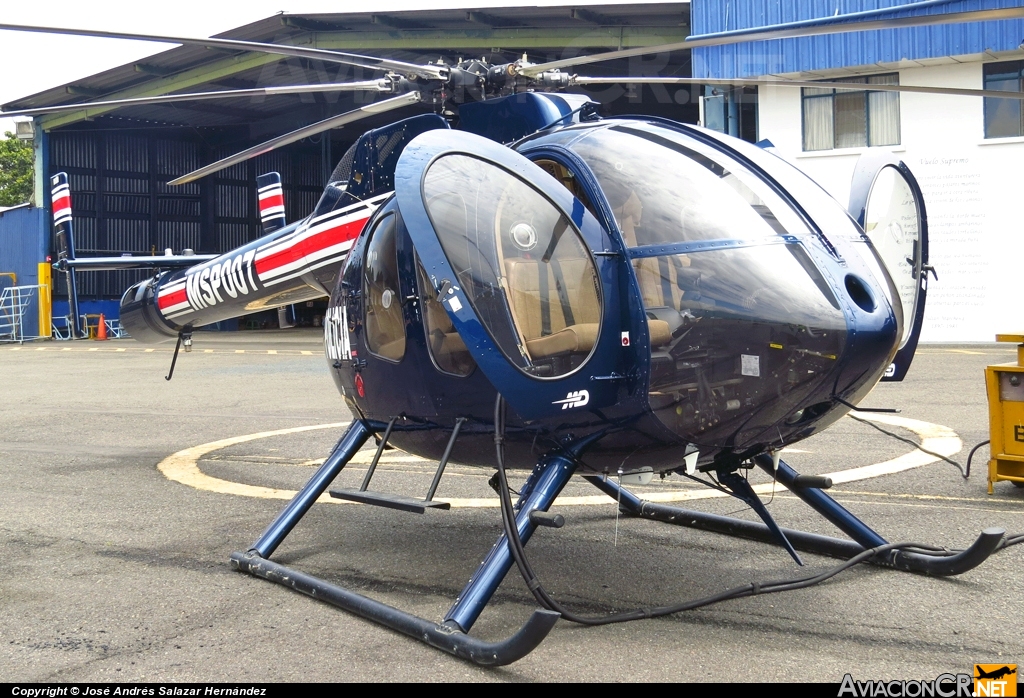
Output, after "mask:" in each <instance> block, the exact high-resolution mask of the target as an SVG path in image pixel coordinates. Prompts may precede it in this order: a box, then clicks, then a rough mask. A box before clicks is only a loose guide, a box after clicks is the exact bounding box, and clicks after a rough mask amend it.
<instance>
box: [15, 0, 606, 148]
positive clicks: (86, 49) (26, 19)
mask: <svg viewBox="0 0 1024 698" xmlns="http://www.w3.org/2000/svg"><path fill="white" fill-rule="evenodd" d="M613 2H622V0H587V2H585V3H580V4H586V5H605V4H612V3H613ZM569 4H571V2H570V0H532V2H531V1H530V0H525V1H520V2H514V1H509V0H505V1H502V0H375V2H374V3H373V11H374V12H387V11H397V10H416V9H434V8H439V9H440V8H463V7H466V8H471V9H472V8H486V7H502V6H506V7H516V6H523V5H537V6H552V5H569ZM3 5H4V9H3V15H2V17H0V22H3V23H5V24H30V25H37V26H43V25H52V26H62V27H75V28H86V29H106V30H108V31H131V32H140V33H146V34H164V35H178V36H204V37H205V36H211V35H213V34H217V33H219V32H223V31H226V30H228V29H231V28H232V27H237V26H240V25H243V24H248V23H250V22H254V21H256V20H259V19H263V18H265V17H269V16H271V15H273V14H276V13H278V12H281V11H285V12H289V13H300V12H338V13H344V12H365V11H366V9H367V5H366V4H365V3H362V2H359V3H357V2H352V1H351V0H341V1H340V2H339V0H245V1H244V2H231V3H227V2H224V1H223V0H212V1H211V0H174V1H173V2H166V3H149V2H140V1H139V0H99V1H96V2H89V1H88V0H75V1H71V0H45V1H41V0H34V1H30V0H11V1H10V2H5V3H3ZM168 48H172V46H171V45H168V44H153V43H146V42H141V41H116V40H112V39H94V38H87V37H70V36H52V35H45V34H34V33H33V34H29V33H24V32H11V31H0V104H4V103H7V102H10V101H12V100H14V99H17V98H19V97H25V96H28V95H31V94H35V93H37V92H41V91H43V90H45V89H48V88H50V87H55V86H57V85H63V84H65V83H69V82H72V81H74V80H77V79H79V78H83V77H86V76H89V75H93V74H95V73H98V72H101V71H103V70H107V69H108V68H113V67H116V66H119V65H123V64H125V63H129V62H131V61H136V60H138V59H140V58H143V57H144V56H148V55H151V54H154V53H159V52H161V51H165V50H167V49H168ZM13 130H14V125H13V123H12V121H11V120H10V119H0V132H3V131H13Z"/></svg>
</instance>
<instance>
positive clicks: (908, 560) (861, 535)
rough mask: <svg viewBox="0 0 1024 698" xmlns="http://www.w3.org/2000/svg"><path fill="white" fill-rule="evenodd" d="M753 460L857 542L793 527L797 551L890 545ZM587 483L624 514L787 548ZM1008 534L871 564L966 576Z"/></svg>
mask: <svg viewBox="0 0 1024 698" xmlns="http://www.w3.org/2000/svg"><path fill="white" fill-rule="evenodd" d="M754 462H755V463H756V464H757V465H758V467H760V468H761V469H762V470H764V471H765V472H767V473H768V474H769V475H772V476H774V477H775V478H776V479H777V480H778V482H780V483H781V484H782V485H784V486H785V487H786V488H787V489H788V490H790V492H792V493H793V494H794V495H796V496H797V497H799V498H800V499H801V500H803V501H804V502H805V503H807V504H808V505H809V506H810V507H811V508H812V509H814V510H815V511H817V512H818V513H819V514H821V515H822V516H823V517H825V519H827V520H828V521H830V522H831V523H832V524H834V525H835V526H836V528H838V529H839V530H841V531H843V532H844V533H846V534H847V535H848V536H850V538H852V539H853V540H844V539H842V538H832V537H831V536H822V535H819V534H817V533H808V532H806V531H795V530H793V529H789V528H782V529H780V530H781V532H782V535H783V540H787V541H788V542H789V543H791V544H792V547H793V548H796V549H797V550H803V551H805V552H809V553H817V554H818V555H825V556H828V557H835V558H840V559H842V560H849V559H850V558H852V557H854V556H856V555H859V554H860V553H863V552H864V551H865V550H868V549H870V548H877V547H879V546H883V545H887V544H888V542H887V541H886V540H885V539H884V538H882V537H881V536H880V535H878V534H877V533H876V532H875V531H873V530H871V529H870V528H868V526H867V525H866V524H865V523H864V522H863V521H861V520H860V519H858V518H857V517H856V516H854V515H853V514H851V513H850V512H849V511H847V510H846V509H845V508H844V507H843V506H841V505H840V504H839V503H838V502H837V501H836V500H834V499H832V498H831V497H829V496H828V495H827V494H825V493H824V492H822V491H821V490H820V489H818V488H816V487H808V486H802V485H800V484H798V479H797V478H798V477H799V474H798V473H797V472H796V471H795V470H793V468H791V467H790V466H789V465H787V464H786V463H785V462H784V461H779V467H778V469H777V470H776V469H775V467H774V464H773V463H772V459H771V456H768V455H762V456H758V457H757V458H755V459H754ZM585 479H586V480H588V481H589V482H590V483H591V484H593V485H595V486H596V487H597V488H598V489H600V490H601V491H602V492H604V493H606V494H607V495H608V496H610V497H613V498H615V499H616V500H617V501H618V502H619V509H620V510H621V511H622V512H623V513H625V514H631V515H633V516H639V517H641V518H645V519H652V520H654V521H662V522H664V523H670V524H674V525H676V526H686V527H688V528H697V529H701V530H705V531H713V532H715V533H724V534H726V535H731V536H737V537H740V538H748V539H750V540H756V541H761V542H764V543H771V544H773V545H782V544H781V543H780V540H779V535H778V532H777V531H775V530H772V529H771V528H769V527H768V526H766V525H765V524H762V523H758V522H754V521H745V520H743V519H737V518H734V517H731V516H718V515H716V514H707V513H705V512H700V511H690V510H688V509H680V508H678V507H673V506H667V505H665V504H658V503H655V502H648V501H645V500H643V499H641V498H640V497H637V496H636V495H635V494H633V493H632V492H630V491H629V490H627V489H625V488H623V487H620V486H619V485H618V484H616V483H615V482H613V481H612V480H610V479H603V478H600V477H593V476H586V477H585ZM1005 533H1006V532H1005V531H1004V530H1003V529H1001V528H986V529H985V530H984V531H982V532H981V535H980V536H978V538H977V540H975V541H974V543H973V544H971V546H970V547H969V548H967V549H966V550H960V551H953V550H949V551H944V552H945V554H940V555H936V554H935V553H936V552H937V551H940V550H941V549H938V548H936V549H933V550H931V551H930V553H931V554H922V553H918V552H914V551H913V550H905V549H904V550H890V551H888V552H886V553H882V554H880V555H877V556H875V557H873V558H871V559H870V560H869V562H871V563H872V564H876V565H882V566H885V567H892V568H894V569H898V570H904V571H906V572H916V573H919V574H925V575H930V576H935V577H951V576H954V575H958V574H963V573H964V572H967V571H969V570H972V569H974V568H975V567H977V566H978V565H980V564H981V563H983V562H984V561H985V560H986V559H987V558H988V557H989V555H991V554H992V553H994V552H995V551H996V550H998V549H999V547H1000V544H1001V542H1002V540H1003V536H1004V535H1005ZM783 547H786V546H783Z"/></svg>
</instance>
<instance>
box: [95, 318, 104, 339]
mask: <svg viewBox="0 0 1024 698" xmlns="http://www.w3.org/2000/svg"><path fill="white" fill-rule="evenodd" d="M106 338H107V318H105V317H104V316H103V313H100V324H99V327H97V328H96V339H97V340H102V339H106Z"/></svg>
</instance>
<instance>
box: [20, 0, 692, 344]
mask: <svg viewBox="0 0 1024 698" xmlns="http://www.w3.org/2000/svg"><path fill="white" fill-rule="evenodd" d="M689 31H690V4H689V3H688V2H676V3H663V4H642V5H632V4H621V5H602V6H599V7H591V8H588V7H580V6H563V7H510V8H493V9H487V10H486V11H476V10H472V9H470V10H465V9H464V10H424V11H415V12H394V13H386V14H374V13H344V14H317V15H307V14H284V13H282V14H278V15H274V16H272V17H268V18H266V19H264V20H261V21H258V22H255V23H253V24H249V25H246V26H242V27H238V28H237V29H232V30H230V31H228V32H225V33H224V34H221V35H219V36H220V37H223V38H231V39H243V40H249V41H259V42H267V43H278V44H291V45H298V46H308V47H314V48H321V49H334V50H341V51H351V52H355V53H360V54H367V55H374V56H387V57H389V58H393V59H398V60H402V61H407V62H417V63H422V62H428V61H436V60H438V59H439V58H442V57H443V58H444V59H445V60H448V61H457V60H459V59H460V58H463V57H465V58H470V57H473V58H481V59H483V60H485V61H487V62H490V63H495V62H508V61H510V60H515V59H516V58H519V57H521V56H522V55H523V54H524V53H525V54H527V56H528V57H529V59H530V60H531V61H534V62H541V61H545V60H555V59H558V58H565V57H568V56H571V55H579V54H585V53H594V52H599V51H609V50H615V49H619V48H633V47H641V46H652V45H658V44H665V43H671V42H678V41H682V40H683V39H685V38H686V36H687V35H688V34H689ZM689 54H690V51H677V52H671V53H663V54H656V55H653V56H644V57H635V58H631V59H626V60H619V61H611V62H608V63H604V64H595V66H594V73H595V74H602V75H611V76H617V75H622V76H626V75H655V74H657V75H660V76H681V77H689V76H690V55H689ZM376 76H379V73H376V74H375V73H373V72H372V71H370V70H365V69H362V68H358V67H349V66H339V65H336V64H334V65H327V64H324V63H322V62H320V61H315V60H314V61H311V60H308V59H304V58H290V57H284V56H279V55H268V54H262V53H252V52H241V51H227V50H220V49H209V48H201V47H195V46H178V47H176V48H172V49H170V50H167V51H164V52H162V53H158V54H156V55H153V56H150V57H148V58H145V59H143V60H140V61H138V62H135V63H132V64H129V65H123V66H120V67H117V68H114V69H111V70H108V71H105V72H102V73H99V74H96V75H92V76H89V77H87V78H84V79H81V80H78V81H76V82H74V83H73V84H67V85H62V86H59V87H56V88H53V89H50V90H46V91H44V92H41V93H38V94H35V95H31V96H28V97H24V98H22V99H19V100H16V101H14V102H10V103H7V104H5V105H3V109H4V110H5V111H10V110H15V109H28V108H33V107H44V106H53V105H64V104H76V103H81V102H86V101H95V100H98V99H120V98H127V97H140V96H156V95H165V94H173V93H179V92H202V91H211V90H226V89H244V88H251V87H267V86H277V85H294V84H323V83H328V82H341V81H347V80H364V79H370V78H373V77H376ZM588 93H589V94H591V95H592V96H593V97H594V98H595V99H596V100H598V101H600V102H602V103H603V104H604V105H605V109H606V112H607V113H611V114H624V113H646V114H652V115H659V116H666V117H670V118H673V119H676V120H680V121H688V122H696V121H697V118H698V105H697V102H698V99H697V95H699V91H698V90H697V89H692V90H691V89H689V88H686V89H676V90H671V91H670V90H668V89H666V88H665V87H663V86H660V85H656V86H653V87H652V86H647V85H644V86H639V85H635V84H634V85H629V84H628V83H625V82H624V83H622V84H614V85H607V86H602V87H601V88H599V89H596V90H589V91H588ZM374 98H375V95H373V94H371V93H362V92H356V93H337V92H335V93H320V94H315V95H314V94H302V95H278V96H270V97H260V98H253V97H246V98H239V99H232V100H218V101H217V102H216V103H213V102H183V103H174V104H162V105H148V106H132V107H121V108H117V109H109V108H108V109H98V108H92V109H82V110H78V111H72V112H70V113H68V112H65V113H61V114H53V115H44V116H38V117H35V119H34V122H33V124H32V133H31V135H32V136H33V143H34V148H35V162H36V183H35V192H34V196H33V201H32V204H33V206H34V209H33V211H32V212H30V213H28V214H25V213H20V214H19V215H18V216H14V217H6V216H3V215H0V246H3V245H5V244H10V242H8V243H5V242H4V240H8V241H10V240H12V239H13V238H16V239H17V240H19V241H20V242H19V243H18V244H19V246H24V245H27V244H28V241H33V245H34V246H33V247H32V249H33V250H35V252H32V253H31V254H29V255H27V256H39V254H40V251H48V252H50V253H52V252H53V249H54V248H53V243H52V241H51V237H52V235H51V232H50V229H51V225H50V216H49V213H48V212H47V210H46V209H47V208H48V207H49V192H48V187H47V186H45V183H46V182H47V181H48V177H49V175H50V174H52V173H55V172H60V171H65V172H67V173H68V175H69V179H70V184H71V190H72V193H73V208H74V215H75V226H76V229H75V237H76V247H77V251H78V254H79V255H80V256H109V255H120V254H122V253H132V254H136V255H137V254H152V253H162V252H163V251H164V250H165V249H166V248H171V249H172V250H173V251H175V252H180V251H182V250H184V249H186V248H187V249H192V250H194V251H196V252H197V253H208V252H209V253H213V252H223V251H226V250H228V249H231V248H233V247H236V246H238V245H241V244H243V243H245V242H247V241H249V240H252V239H255V238H257V237H259V235H260V234H261V233H260V227H259V218H258V210H257V198H256V185H255V178H256V176H257V175H259V174H262V173H264V172H268V171H277V172H280V174H281V176H282V180H283V183H284V191H285V201H286V207H287V211H286V212H287V217H288V220H295V219H297V218H301V217H304V216H306V215H308V214H309V213H310V212H311V211H312V209H313V207H314V205H315V204H316V201H317V200H318V198H319V196H320V193H321V191H322V189H323V185H324V184H325V182H326V181H327V178H328V176H329V175H330V173H331V171H332V169H333V167H334V165H335V163H336V162H337V161H338V160H339V159H340V158H341V156H342V154H343V153H344V152H345V149H346V148H347V147H348V146H349V145H350V144H351V143H352V142H354V141H355V139H356V138H357V137H358V136H359V135H360V134H361V133H363V132H364V131H365V130H368V129H370V128H374V127H377V126H381V125H383V124H385V123H388V122H390V121H394V120H397V119H398V118H402V117H405V116H411V115H413V114H415V113H418V112H422V111H425V110H426V109H427V107H425V106H422V105H414V106H411V107H407V108H406V109H405V111H398V112H392V113H388V114H383V115H378V116H376V117H371V118H369V119H365V120H362V121H360V122H358V123H357V124H353V125H351V126H348V127H342V128H338V129H335V130H333V131H331V132H328V133H326V134H322V135H318V136H314V137H312V138H308V139H304V140H303V141H300V142H297V143H294V144H292V145H289V146H285V147H283V148H280V149H278V150H275V151H273V152H270V153H267V154H265V155H261V156H259V157H257V158H254V159H252V160H249V161H248V162H245V163H241V164H238V165H235V166H233V167H231V168H229V169H226V170H222V171H221V172H218V173H216V174H214V175H211V176H208V177H206V178H204V179H202V180H199V181H197V182H194V183H190V184H186V185H183V186H178V187H171V186H168V184H167V182H168V181H169V180H172V179H174V178H175V177H177V176H180V175H182V174H184V173H186V172H189V171H191V170H194V169H196V168H197V167H200V166H202V165H205V164H207V163H210V162H213V161H216V160H217V159H219V158H221V157H224V156H226V155H229V154H231V153H234V152H238V151H240V150H243V149H245V148H248V147H250V146H253V145H255V144H258V143H260V142H263V141H265V140H267V139H269V138H272V137H274V136H277V135H280V134H283V133H286V132H288V131H291V130H293V129H296V128H299V127H301V126H304V125H306V124H310V123H313V122H316V121H319V120H322V119H324V118H327V117H330V116H333V115H335V114H339V113H342V112H345V111H348V110H351V109H353V108H356V107H358V106H361V105H363V104H367V103H369V102H371V101H373V100H374ZM455 118H457V115H455ZM5 218H9V220H6V221H5ZM15 219H16V220H15ZM14 228H16V229H17V232H16V234H15V232H14V230H13V229H14ZM5 231H7V232H5ZM40 241H42V242H40ZM23 257H26V254H24V253H21V254H20V256H19V259H21V258H23ZM10 258H11V259H14V257H13V256H11V257H10ZM43 261H44V260H43V259H38V260H35V262H43ZM23 266H24V267H25V268H24V269H23V270H22V271H21V273H20V274H19V282H18V283H26V282H27V283H35V282H36V281H35V280H36V279H37V278H38V277H37V276H36V269H35V266H34V265H33V264H32V263H31V261H29V262H27V263H25V264H23ZM0 271H4V270H3V269H0ZM143 274H144V272H139V271H116V272H114V271H112V272H93V273H88V274H81V275H79V282H78V284H79V296H80V298H81V299H82V301H83V308H84V310H83V312H95V313H98V312H101V311H102V312H105V313H106V314H107V317H108V318H110V317H116V313H117V300H118V299H119V298H120V296H121V294H122V293H123V291H124V290H125V289H126V288H128V286H130V285H131V284H132V283H135V281H137V280H139V279H141V278H142V275H143ZM60 276H62V275H54V282H55V289H54V299H55V301H58V306H57V308H55V313H54V314H55V315H60V313H61V311H60V309H59V300H60V299H62V298H66V294H67V291H66V289H65V288H64V281H63V279H62V278H58V277H60ZM301 310H302V309H300V311H301ZM315 312H316V309H310V311H309V313H308V315H310V317H306V318H304V319H305V321H306V322H311V321H312V320H315V318H314V317H311V316H312V315H314V314H315ZM29 316H30V317H34V315H33V314H32V313H31V312H30V313H29ZM268 318H269V316H268ZM266 321H267V320H266V319H265V322H266ZM40 334H48V332H46V330H45V329H44V331H43V332H41V333H40Z"/></svg>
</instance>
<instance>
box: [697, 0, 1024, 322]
mask: <svg viewBox="0 0 1024 698" xmlns="http://www.w3.org/2000/svg"><path fill="white" fill-rule="evenodd" d="M728 4H731V5H732V10H733V17H734V20H733V22H734V23H735V22H740V23H741V24H739V25H738V26H735V25H733V24H730V26H728V27H726V26H724V24H722V23H721V22H722V17H723V16H724V15H723V14H721V13H718V14H716V12H715V10H714V7H712V6H719V8H721V7H722V6H723V3H721V2H706V0H704V1H701V2H694V3H693V18H694V31H695V33H699V34H704V33H713V32H721V31H725V30H727V29H728V30H733V29H736V28H744V29H745V28H748V27H756V26H767V25H774V24H781V23H786V22H792V21H794V20H806V19H809V18H813V17H829V16H830V15H832V14H833V13H834V12H835V3H834V2H827V3H826V2H822V1H820V0H815V1H813V2H794V3H783V4H784V5H786V7H784V8H782V7H781V6H780V4H779V3H770V2H746V3H740V5H741V6H743V7H741V8H740V9H739V10H737V7H736V3H728ZM843 4H844V5H845V6H844V7H843V8H842V9H843V10H845V11H846V14H849V13H852V12H856V11H861V10H872V9H875V8H873V7H872V5H874V4H875V3H870V2H864V1H861V2H846V3H843ZM885 4H888V0H886V3H885ZM1005 4H1006V3H998V2H956V3H948V2H947V3H936V2H925V3H922V2H912V3H910V4H909V6H910V7H911V9H910V10H909V11H908V10H904V11H903V12H901V13H899V14H901V15H905V14H910V13H918V14H920V13H922V12H928V13H935V12H950V11H958V10H964V9H981V8H985V9H988V8H989V7H990V6H992V7H996V6H1000V5H1005ZM1018 4H1019V3H1018ZM826 5H827V7H826ZM862 6H863V7H862ZM915 6H924V7H923V9H922V8H917V7H915ZM903 7H904V8H906V7H908V5H907V4H906V3H904V5H903ZM772 10H774V11H776V12H778V13H783V12H784V13H786V15H787V16H778V17H773V16H771V15H772V12H771V11H772ZM884 16H894V15H893V13H891V12H890V13H889V14H887V15H875V16H869V18H871V19H876V18H880V17H884ZM744 20H747V23H743V22H744ZM716 22H717V24H716ZM702 23H703V24H702ZM711 25H713V26H711ZM1022 43H1024V21H1021V20H1012V21H1003V22H986V23H974V24H961V25H948V26H943V27H928V28H917V29H900V30H885V31H874V32H859V33H856V34H839V35H833V36H824V37H823V36H819V37H813V38H802V39H786V40H781V41H772V42H759V43H758V44H754V43H748V44H738V45H733V46H725V47H717V48H714V49H695V50H694V75H695V77H726V78H737V77H756V76H777V77H785V78H790V79H800V80H822V79H829V80H831V81H834V80H836V79H842V80H856V81H860V82H869V83H889V84H899V85H922V86H931V87H956V88H970V89H983V88H984V89H995V90H1004V91H1006V90H1008V91H1013V92H1024V46H1022ZM719 92H720V94H718V95H710V94H708V93H710V90H708V91H707V93H706V94H708V96H706V97H705V101H704V108H705V109H704V111H705V114H704V119H705V123H706V124H707V125H708V126H710V127H718V128H719V129H721V130H727V131H730V132H733V133H736V134H737V135H741V134H743V133H744V132H746V133H747V134H749V133H751V132H752V131H753V128H752V127H751V125H750V123H749V121H750V119H751V118H752V117H753V116H754V115H756V131H757V137H758V138H760V139H768V140H770V141H771V142H772V144H773V145H774V146H775V148H776V152H777V154H779V155H781V156H782V157H784V158H786V159H788V160H789V161H790V162H792V163H794V164H795V165H797V166H798V167H799V168H800V169H802V170H803V171H804V172H806V173H807V174H808V175H810V176H811V177H812V178H813V179H815V180H816V181H817V182H819V183H820V184H821V185H822V186H823V187H824V188H825V189H827V190H828V191H829V193H831V194H832V196H833V197H835V198H836V199H837V200H838V201H840V202H841V203H843V204H844V205H845V204H846V203H847V202H848V200H849V193H850V180H851V176H852V174H853V170H854V167H855V165H856V162H857V159H858V157H859V156H860V155H861V154H862V153H864V152H865V151H866V150H868V149H869V148H885V149H887V150H890V151H892V152H894V153H896V154H897V155H898V156H899V157H900V158H901V159H902V160H903V161H904V162H905V163H907V165H908V166H909V167H910V168H911V170H912V171H913V172H914V174H915V175H916V177H917V179H918V182H919V183H920V185H921V188H922V190H923V192H924V195H925V203H926V208H927V213H928V221H929V242H930V262H931V263H932V264H933V265H934V266H935V268H936V270H937V272H938V281H937V282H936V281H935V280H932V281H931V283H930V286H929V293H928V305H927V310H926V313H925V324H924V328H923V332H922V335H921V339H922V341H944V342H951V341H992V340H993V339H994V335H995V334H996V333H997V332H1003V333H1006V332H1019V331H1021V330H1024V310H1022V308H1021V297H1022V295H1024V269H1022V265H1021V262H1022V260H1024V172H1022V169H1024V116H1022V108H1021V101H1020V100H1018V99H988V98H985V99H983V98H980V97H965V96H953V95H940V94H920V93H909V92H902V93H893V92H866V93H865V92H838V93H837V92H836V91H834V90H815V89H799V88H789V87H787V88H780V87H768V88H765V87H761V88H759V89H758V92H757V96H756V104H755V103H754V101H753V100H752V99H751V97H752V94H751V93H752V91H751V90H750V88H747V90H746V95H747V96H746V97H745V96H744V93H743V91H741V90H739V89H736V90H731V91H730V90H724V91H719ZM744 122H746V123H744ZM748 137H749V136H748Z"/></svg>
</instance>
